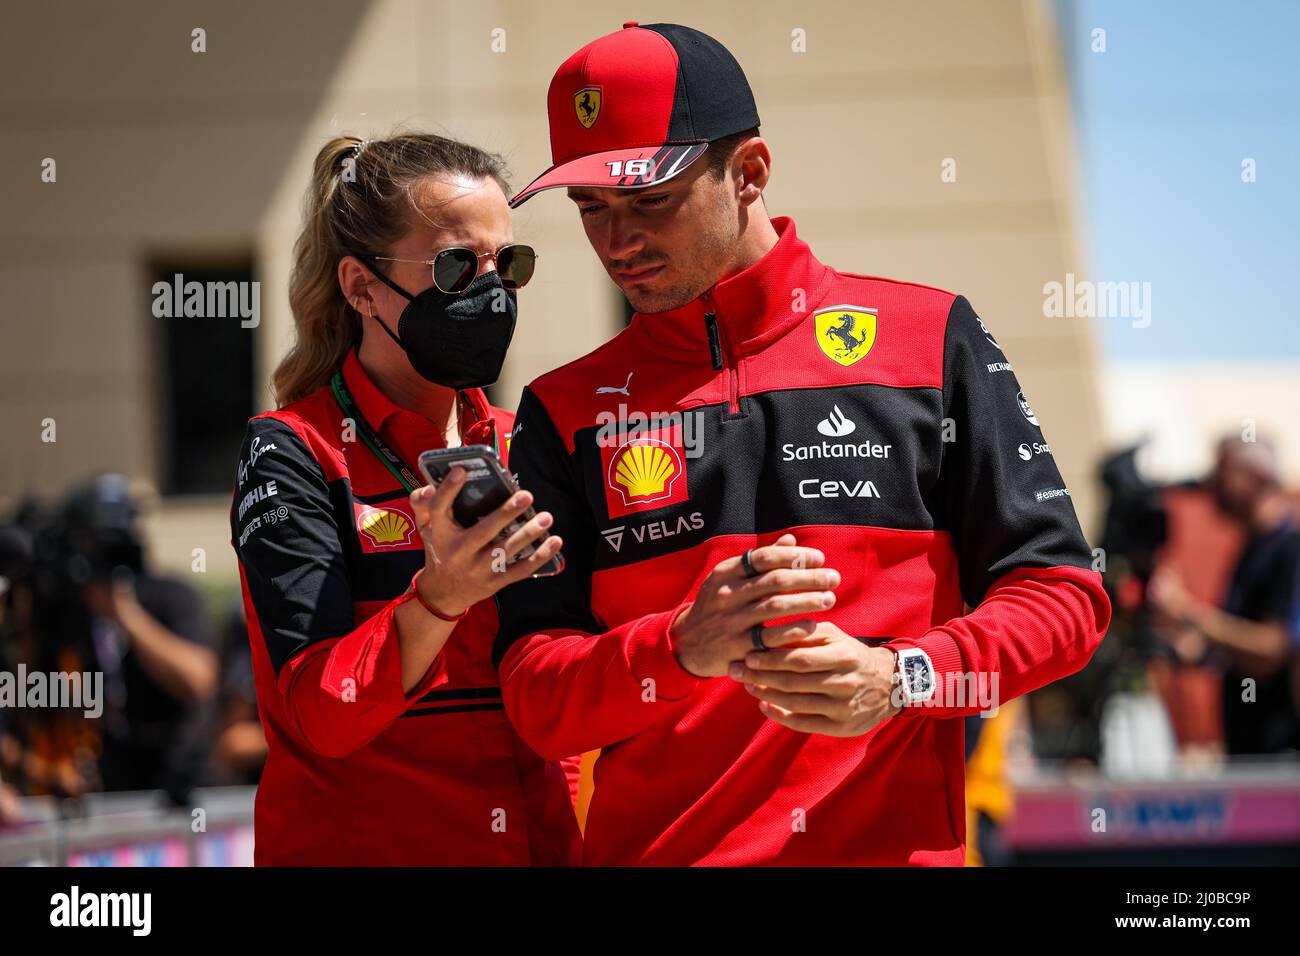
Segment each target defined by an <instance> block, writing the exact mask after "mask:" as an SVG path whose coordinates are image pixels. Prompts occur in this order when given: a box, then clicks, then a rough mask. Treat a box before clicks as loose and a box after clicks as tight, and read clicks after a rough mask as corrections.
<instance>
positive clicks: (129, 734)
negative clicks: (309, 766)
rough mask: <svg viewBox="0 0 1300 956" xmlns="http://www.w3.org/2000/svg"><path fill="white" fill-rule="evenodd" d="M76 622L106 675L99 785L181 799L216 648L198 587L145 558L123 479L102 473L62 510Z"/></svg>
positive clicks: (208, 698)
mask: <svg viewBox="0 0 1300 956" xmlns="http://www.w3.org/2000/svg"><path fill="white" fill-rule="evenodd" d="M64 514H65V522H66V533H67V537H68V541H69V542H70V545H71V553H70V555H69V573H70V576H71V578H72V580H73V581H74V582H76V583H77V584H79V592H78V596H79V598H80V602H79V607H77V608H75V611H76V612H79V613H77V615H76V617H79V618H80V621H79V622H78V623H79V624H80V625H81V626H84V627H85V628H86V630H87V632H88V634H89V637H90V643H91V647H92V649H93V654H94V657H93V659H94V662H95V665H96V669H98V670H102V671H103V674H104V696H105V698H106V700H105V710H104V714H103V752H102V754H101V756H100V774H101V777H102V781H103V787H104V789H105V790H151V789H159V790H163V791H165V792H166V793H167V794H168V796H169V797H170V798H171V800H172V801H173V802H175V803H178V804H182V803H185V802H186V801H187V799H188V795H189V791H190V789H191V788H192V787H193V786H194V785H195V784H196V783H197V782H198V778H199V776H200V774H201V772H202V768H203V764H204V761H205V759H206V740H205V733H206V722H207V720H208V719H209V718H210V711H209V709H208V708H209V705H210V703H211V702H212V700H213V699H214V697H215V694H216V689H217V677H218V672H217V656H216V653H215V652H214V651H213V649H212V632H211V627H210V625H209V622H208V618H207V615H206V614H205V612H204V608H203V605H202V603H201V602H200V600H199V596H198V594H197V592H196V591H195V590H194V589H193V588H192V587H190V585H188V584H187V583H185V582H184V581H182V580H181V579H179V578H177V577H172V576H166V575H157V574H154V573H152V572H151V571H149V570H148V569H147V568H146V566H145V561H144V549H143V547H142V545H141V541H140V536H139V532H138V529H137V526H136V521H137V517H138V514H139V512H138V508H137V507H136V505H135V503H134V501H133V500H132V498H131V493H130V489H129V485H128V483H127V480H126V479H125V478H124V477H123V476H121V475H114V474H107V475H101V476H99V477H97V478H95V479H94V480H93V481H91V482H89V483H88V484H86V485H85V486H83V487H81V488H79V489H76V490H75V491H73V493H72V494H71V496H70V497H69V499H68V502H67V504H66V506H65V509H64Z"/></svg>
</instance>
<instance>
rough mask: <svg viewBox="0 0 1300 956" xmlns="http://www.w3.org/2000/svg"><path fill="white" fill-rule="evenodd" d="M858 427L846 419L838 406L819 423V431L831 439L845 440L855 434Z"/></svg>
mask: <svg viewBox="0 0 1300 956" xmlns="http://www.w3.org/2000/svg"><path fill="white" fill-rule="evenodd" d="M857 427H858V426H857V425H856V424H855V423H854V422H853V421H851V420H850V419H848V418H846V417H845V415H844V413H843V412H842V411H840V407H839V406H838V405H835V406H832V407H831V413H830V414H829V415H827V416H826V417H825V418H823V419H822V420H821V421H819V422H818V423H817V431H819V432H821V433H822V434H823V435H826V436H827V437H829V438H843V437H844V436H845V435H851V434H853V429H855V428H857Z"/></svg>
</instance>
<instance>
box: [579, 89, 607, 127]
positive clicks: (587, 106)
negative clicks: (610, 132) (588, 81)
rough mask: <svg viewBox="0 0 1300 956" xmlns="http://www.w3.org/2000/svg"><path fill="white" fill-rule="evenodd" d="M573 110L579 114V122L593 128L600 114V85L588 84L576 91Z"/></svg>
mask: <svg viewBox="0 0 1300 956" xmlns="http://www.w3.org/2000/svg"><path fill="white" fill-rule="evenodd" d="M573 110H574V112H575V113H577V114H578V122H579V123H581V124H582V125H583V126H585V127H586V128H587V129H591V126H592V124H593V123H595V122H596V118H597V117H599V116H600V87H598V86H588V87H584V88H583V89H581V90H578V92H576V93H574V94H573Z"/></svg>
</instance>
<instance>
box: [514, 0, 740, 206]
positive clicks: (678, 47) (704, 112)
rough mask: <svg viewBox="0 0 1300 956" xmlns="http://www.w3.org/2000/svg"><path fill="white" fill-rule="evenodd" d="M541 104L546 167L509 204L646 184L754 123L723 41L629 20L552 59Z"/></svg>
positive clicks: (669, 26)
mask: <svg viewBox="0 0 1300 956" xmlns="http://www.w3.org/2000/svg"><path fill="white" fill-rule="evenodd" d="M546 111H547V114H548V116H549V119H550V125H551V162H552V165H551V168H550V169H548V170H546V172H544V173H542V174H541V175H540V176H538V177H537V178H536V179H535V180H533V181H532V182H531V183H529V184H528V186H526V187H525V188H524V189H523V190H522V191H521V192H520V193H519V195H517V196H515V197H514V199H512V200H510V205H511V206H512V207H515V206H519V205H520V204H522V203H523V202H525V201H526V200H528V199H530V198H531V197H532V196H533V195H534V194H535V193H538V192H541V191H542V190H543V189H554V188H555V187H557V186H615V187H621V188H626V189H637V188H641V187H644V186H653V185H655V184H656V183H661V182H663V181H664V180H666V179H671V178H672V177H673V176H676V175H677V174H678V173H680V172H681V171H682V170H683V169H685V168H686V167H687V166H689V165H690V164H691V163H693V162H695V160H697V159H699V158H700V156H702V155H703V154H704V150H705V148H706V147H707V146H708V144H709V143H710V142H711V141H712V140H715V139H721V138H722V137H723V136H730V135H731V134H732V133H740V132H743V131H745V130H747V129H754V128H756V127H758V125H759V119H758V107H757V106H755V105H754V94H753V92H751V90H750V88H749V81H748V80H747V79H745V73H744V71H743V70H742V69H741V68H740V64H739V63H737V62H736V58H735V57H734V56H732V55H731V53H730V52H729V51H728V50H727V48H726V47H724V46H723V45H722V44H721V43H719V42H718V41H717V40H715V39H713V37H711V36H708V35H707V34H704V33H701V32H700V31H699V30H692V29H691V28H690V27H684V26H680V25H678V24H676V23H650V24H647V25H645V26H642V25H640V24H638V23H637V22H636V21H635V20H630V21H628V22H627V23H625V24H623V29H622V30H619V31H618V32H617V33H611V34H609V35H608V36H603V37H601V38H600V39H598V40H593V41H591V42H590V43H588V44H587V45H586V46H584V47H583V48H582V49H581V50H579V51H578V52H577V53H575V54H573V56H571V57H569V58H568V59H567V60H565V61H564V63H563V64H561V66H560V68H559V69H558V70H556V72H555V76H554V77H552V79H551V88H550V90H549V91H548V92H547V94H546Z"/></svg>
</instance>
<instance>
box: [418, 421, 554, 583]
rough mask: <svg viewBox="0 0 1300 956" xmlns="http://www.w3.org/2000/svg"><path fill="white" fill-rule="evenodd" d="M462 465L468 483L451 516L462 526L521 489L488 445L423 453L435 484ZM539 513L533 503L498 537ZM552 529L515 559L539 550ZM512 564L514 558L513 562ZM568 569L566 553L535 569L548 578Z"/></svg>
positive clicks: (425, 470) (423, 461)
mask: <svg viewBox="0 0 1300 956" xmlns="http://www.w3.org/2000/svg"><path fill="white" fill-rule="evenodd" d="M457 465H460V467H462V468H464V469H465V472H466V474H465V484H463V485H462V486H461V489H460V494H458V495H456V500H455V501H453V502H452V503H451V515H452V517H453V518H455V519H456V523H457V524H459V525H460V526H461V527H462V528H472V527H473V526H474V525H475V524H477V523H478V521H479V519H480V518H483V517H484V516H485V515H489V514H491V513H492V512H493V511H496V510H497V509H498V508H500V507H501V506H502V505H503V504H505V503H506V502H507V501H509V500H510V497H511V496H512V495H513V494H514V493H515V492H517V491H518V490H519V485H518V484H516V483H515V479H514V478H513V477H512V476H511V474H510V472H508V471H506V470H505V468H503V467H502V466H501V459H499V458H497V453H496V452H495V451H493V450H492V449H491V448H489V447H488V446H487V445H462V446H461V447H460V448H437V449H434V450H432V451H426V452H425V453H424V454H422V455H421V456H420V474H422V475H424V480H425V481H427V482H428V483H429V484H431V485H435V486H436V485H440V484H442V480H443V479H444V478H446V477H447V473H448V472H450V471H451V469H452V468H454V467H456V466H457ZM536 514H537V509H536V508H534V507H533V506H532V505H529V506H528V510H527V511H525V512H524V513H523V514H521V515H520V516H519V517H518V518H516V519H515V520H514V521H513V522H511V523H510V525H509V526H508V527H506V529H505V530H504V531H502V532H501V533H500V534H499V535H497V538H496V540H498V541H504V540H505V539H506V538H508V537H510V535H512V534H514V533H515V532H516V531H517V530H519V528H521V527H523V525H524V524H526V523H527V522H528V521H530V520H532V518H533V517H534V516H535V515H536ZM550 536H551V535H550V532H544V533H543V534H542V537H541V539H540V540H538V541H536V542H534V543H533V544H530V545H529V546H528V547H526V548H524V550H523V551H521V552H520V553H519V555H518V557H516V558H515V561H518V560H519V559H520V558H526V557H528V556H529V555H531V554H532V553H533V552H534V551H536V550H537V548H538V547H539V546H541V544H542V543H543V542H544V541H546V539H547V538H549V537H550ZM510 563H511V564H513V563H514V561H511V562H510ZM563 570H564V555H563V554H556V555H555V557H553V558H551V560H550V561H548V562H546V564H544V565H542V566H541V567H540V568H538V569H537V570H536V571H534V572H533V577H535V578H541V577H548V576H550V575H552V574H559V573H560V572H561V571H563Z"/></svg>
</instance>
